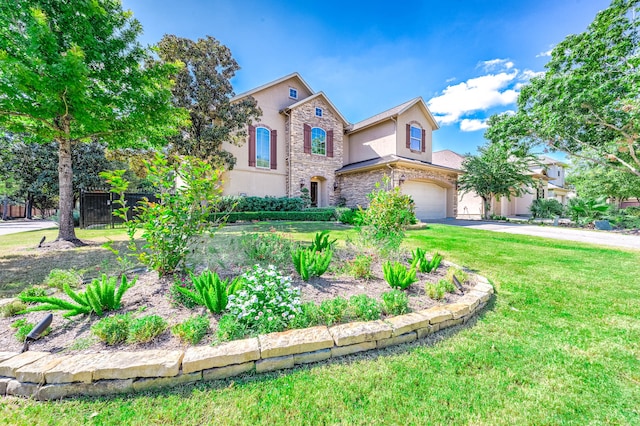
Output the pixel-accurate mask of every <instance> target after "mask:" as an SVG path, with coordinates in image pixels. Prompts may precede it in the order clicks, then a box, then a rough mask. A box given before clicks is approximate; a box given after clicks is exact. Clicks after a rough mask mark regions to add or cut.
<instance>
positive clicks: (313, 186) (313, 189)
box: [311, 182, 318, 207]
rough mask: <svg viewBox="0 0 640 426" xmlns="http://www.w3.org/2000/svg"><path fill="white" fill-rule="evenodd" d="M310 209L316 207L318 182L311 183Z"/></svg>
mask: <svg viewBox="0 0 640 426" xmlns="http://www.w3.org/2000/svg"><path fill="white" fill-rule="evenodd" d="M311 207H318V182H311Z"/></svg>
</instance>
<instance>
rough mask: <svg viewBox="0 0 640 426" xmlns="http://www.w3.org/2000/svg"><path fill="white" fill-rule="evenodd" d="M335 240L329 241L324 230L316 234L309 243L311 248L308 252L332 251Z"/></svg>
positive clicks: (327, 233) (327, 232)
mask: <svg viewBox="0 0 640 426" xmlns="http://www.w3.org/2000/svg"><path fill="white" fill-rule="evenodd" d="M336 241H338V240H337V239H333V240H329V231H327V230H326V229H325V230H323V231H322V232H317V233H316V235H315V237H314V238H313V241H311V247H309V250H311V251H327V250H333V246H334V245H335V243H336Z"/></svg>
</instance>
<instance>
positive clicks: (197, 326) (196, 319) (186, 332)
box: [171, 315, 224, 345]
mask: <svg viewBox="0 0 640 426" xmlns="http://www.w3.org/2000/svg"><path fill="white" fill-rule="evenodd" d="M223 318H224V317H223ZM208 331H209V318H208V317H207V316H206V315H196V316H193V317H191V318H189V319H188V320H186V321H184V322H181V323H179V324H176V325H174V326H173V327H171V333H173V334H174V335H175V336H177V337H178V338H179V339H180V340H181V341H182V342H184V343H189V344H192V345H196V344H198V343H200V341H201V340H202V339H203V338H204V336H205V335H206V334H207V332H208Z"/></svg>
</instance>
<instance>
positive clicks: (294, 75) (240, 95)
mask: <svg viewBox="0 0 640 426" xmlns="http://www.w3.org/2000/svg"><path fill="white" fill-rule="evenodd" d="M292 78H295V79H297V80H298V82H299V83H300V84H302V86H303V87H304V88H305V89H307V90H308V91H309V92H310V93H311V94H314V93H315V92H314V91H313V89H312V88H311V87H310V86H309V85H308V84H307V82H306V81H304V79H303V78H302V77H301V76H300V74H298V73H297V72H294V73H291V74H289V75H285V76H284V77H281V78H279V79H277V80H274V81H272V82H270V83H267V84H263V85H262V86H258V87H256V88H255V89H251V90H249V91H248V92H244V93H240V94H239V95H236V96H234V97H233V98H231V102H233V101H236V100H238V99H242V98H244V97H246V96H250V95H253V94H254V93H258V92H261V91H263V90H264V89H268V88H269V87H271V86H275V85H276V84H280V83H282V82H284V81H287V80H291V79H292Z"/></svg>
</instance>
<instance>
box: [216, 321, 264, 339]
mask: <svg viewBox="0 0 640 426" xmlns="http://www.w3.org/2000/svg"><path fill="white" fill-rule="evenodd" d="M250 334H258V332H256V331H255V330H250V329H249V327H248V326H247V323H246V322H244V321H241V320H240V319H238V318H237V317H235V316H234V315H231V314H225V315H223V316H222V318H220V321H218V331H217V336H218V339H220V340H222V341H227V340H238V339H242V338H243V337H245V336H247V335H250Z"/></svg>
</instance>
